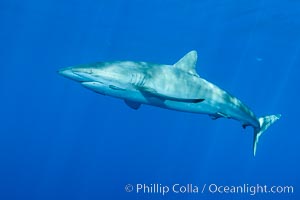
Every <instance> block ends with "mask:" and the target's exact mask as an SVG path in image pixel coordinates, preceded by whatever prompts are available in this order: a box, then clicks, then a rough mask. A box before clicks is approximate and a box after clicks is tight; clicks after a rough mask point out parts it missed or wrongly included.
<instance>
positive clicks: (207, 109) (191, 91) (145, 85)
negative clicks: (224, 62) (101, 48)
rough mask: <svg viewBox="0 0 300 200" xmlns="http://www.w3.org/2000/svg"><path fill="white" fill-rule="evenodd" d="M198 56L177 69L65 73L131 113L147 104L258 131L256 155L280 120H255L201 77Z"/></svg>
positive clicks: (144, 66) (89, 67)
mask: <svg viewBox="0 0 300 200" xmlns="http://www.w3.org/2000/svg"><path fill="white" fill-rule="evenodd" d="M196 63H197V52H196V51H195V50H192V51H190V52H188V53H187V54H186V55H184V56H183V57H182V58H181V59H180V60H179V61H177V62H176V63H175V64H172V65H168V64H154V63H149V62H134V61H112V62H96V63H92V64H83V65H77V66H72V67H66V68H62V69H60V70H59V71H58V73H59V74H61V75H62V76H64V77H67V78H69V79H72V80H74V81H77V82H79V83H80V84H81V85H82V86H84V87H85V88H87V89H90V90H92V91H94V92H96V93H99V94H102V95H107V96H112V97H116V98H120V99H123V100H124V102H125V103H126V104H127V105H128V106H129V107H130V108H132V109H135V110H137V109H139V108H140V106H141V105H142V104H147V105H151V106H157V107H160V108H165V109H170V110H176V111H182V112H190V113H199V114H206V115H209V116H210V117H211V118H212V119H219V118H226V119H234V120H237V121H240V122H241V123H242V127H243V128H246V127H247V126H251V127H253V130H254V135H253V155H254V156H255V155H256V151H257V145H258V142H259V139H260V137H261V136H262V135H263V133H264V132H265V131H266V130H267V129H268V128H269V127H270V126H271V125H272V124H273V123H274V122H275V121H277V120H278V119H279V118H280V117H281V115H280V114H275V115H266V116H263V117H256V115H255V114H254V113H253V111H252V110H251V109H250V108H249V107H248V106H247V105H245V104H244V103H243V102H242V101H241V100H239V99H238V98H236V97H234V96H233V95H231V94H230V93H228V92H226V91H225V90H223V89H221V88H220V87H218V86H216V85H215V84H213V83H211V82H209V81H207V80H205V79H204V78H202V77H201V76H200V75H199V74H198V73H197V72H196Z"/></svg>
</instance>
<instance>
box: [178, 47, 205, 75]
mask: <svg viewBox="0 0 300 200" xmlns="http://www.w3.org/2000/svg"><path fill="white" fill-rule="evenodd" d="M196 63H197V51H195V50H193V51H190V52H189V53H187V54H185V56H183V57H182V58H181V59H180V60H179V61H178V62H177V63H175V64H174V65H173V66H174V67H176V68H178V69H181V70H183V71H186V72H188V73H190V74H192V75H196V76H199V75H198V74H197V72H196Z"/></svg>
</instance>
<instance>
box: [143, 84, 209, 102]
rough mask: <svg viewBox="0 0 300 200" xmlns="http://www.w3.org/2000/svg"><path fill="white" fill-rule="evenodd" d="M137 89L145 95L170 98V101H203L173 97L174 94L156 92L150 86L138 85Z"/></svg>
mask: <svg viewBox="0 0 300 200" xmlns="http://www.w3.org/2000/svg"><path fill="white" fill-rule="evenodd" d="M138 90H139V91H140V92H141V93H142V94H144V95H145V96H148V97H156V98H159V99H161V100H170V101H178V102H185V103H200V102H202V101H204V99H202V98H195V99H194V98H181V97H174V96H169V95H164V94H161V93H158V92H157V91H156V90H154V89H152V88H147V87H139V88H138Z"/></svg>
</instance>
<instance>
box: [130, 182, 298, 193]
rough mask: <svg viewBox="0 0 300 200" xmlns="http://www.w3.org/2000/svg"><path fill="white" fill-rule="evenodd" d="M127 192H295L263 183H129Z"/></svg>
mask: <svg viewBox="0 0 300 200" xmlns="http://www.w3.org/2000/svg"><path fill="white" fill-rule="evenodd" d="M125 191H126V192H128V193H129V192H132V193H136V194H149V195H151V194H159V195H163V196H164V195H167V194H169V193H173V194H224V195H226V194H247V195H251V196H254V195H256V194H293V193H294V187H293V186H291V185H285V186H280V185H277V186H275V185H273V186H268V185H262V184H253V185H251V184H241V185H219V184H215V183H211V184H202V185H200V184H179V183H175V184H170V185H167V184H159V183H153V184H144V183H138V184H127V185H125Z"/></svg>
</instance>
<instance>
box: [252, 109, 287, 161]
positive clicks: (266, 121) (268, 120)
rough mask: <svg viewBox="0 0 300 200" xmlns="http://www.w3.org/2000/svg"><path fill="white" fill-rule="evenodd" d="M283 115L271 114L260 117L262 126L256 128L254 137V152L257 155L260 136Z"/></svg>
mask: <svg viewBox="0 0 300 200" xmlns="http://www.w3.org/2000/svg"><path fill="white" fill-rule="evenodd" d="M280 117H281V115H280V114H277V115H269V116H265V117H260V118H258V121H259V125H260V128H257V129H254V139H253V154H254V156H255V154H256V149H257V144H258V141H259V138H260V136H261V135H262V134H263V133H264V132H265V131H266V130H267V129H268V128H269V127H270V126H271V125H272V124H273V123H274V122H276V121H277V120H278V119H280Z"/></svg>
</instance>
